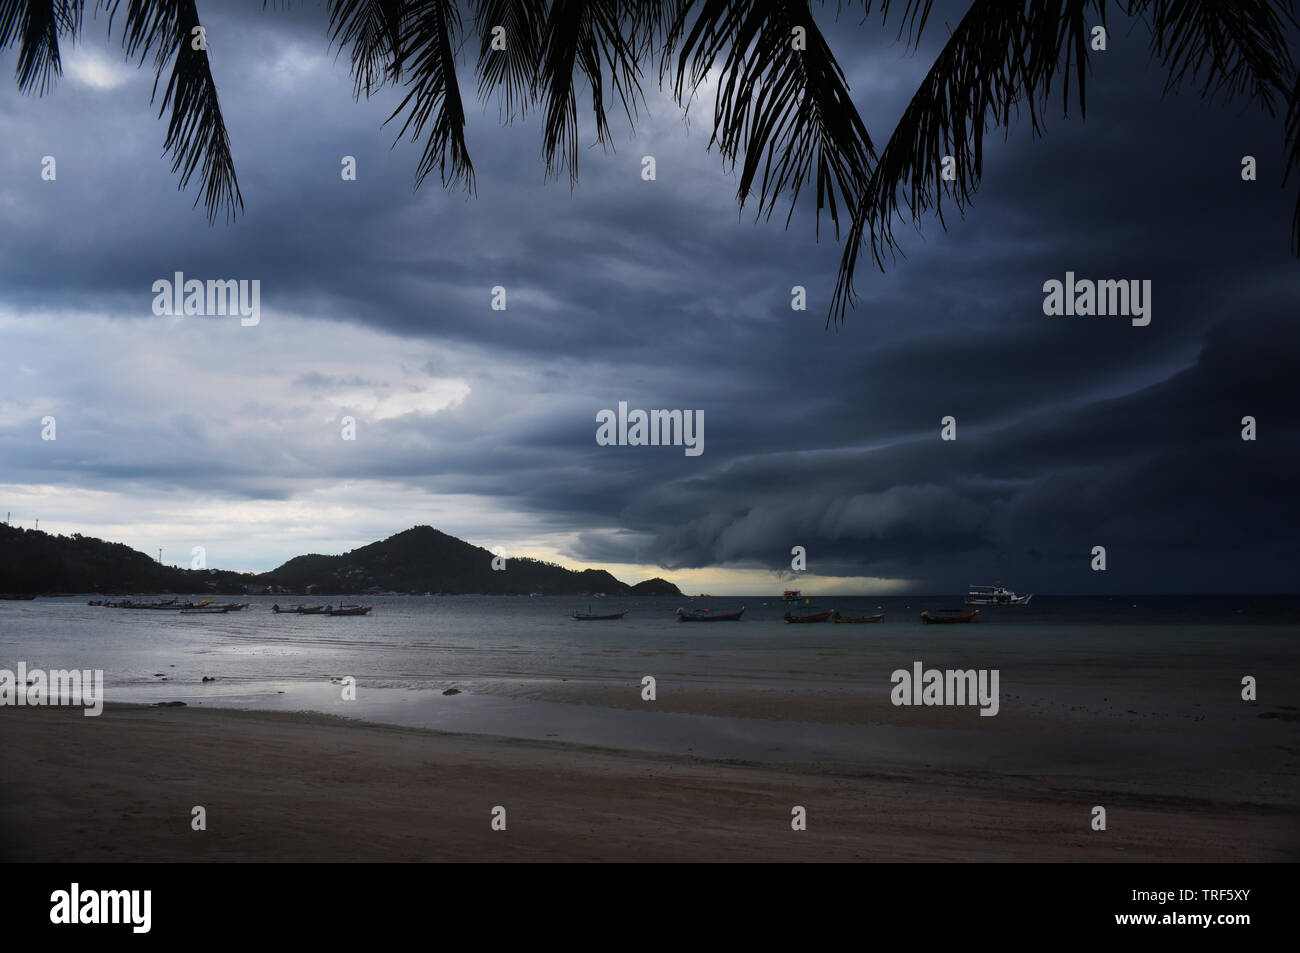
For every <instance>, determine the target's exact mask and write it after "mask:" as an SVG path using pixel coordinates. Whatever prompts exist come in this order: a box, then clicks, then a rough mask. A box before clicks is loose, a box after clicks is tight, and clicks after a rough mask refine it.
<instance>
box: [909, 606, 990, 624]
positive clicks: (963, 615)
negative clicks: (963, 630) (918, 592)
mask: <svg viewBox="0 0 1300 953" xmlns="http://www.w3.org/2000/svg"><path fill="white" fill-rule="evenodd" d="M979 617H980V610H979V609H972V610H970V611H969V612H968V611H966V610H965V609H935V610H934V611H933V612H929V611H926V612H922V613H921V621H922V622H929V623H932V624H933V623H941V622H975V621H977V620H978V619H979Z"/></svg>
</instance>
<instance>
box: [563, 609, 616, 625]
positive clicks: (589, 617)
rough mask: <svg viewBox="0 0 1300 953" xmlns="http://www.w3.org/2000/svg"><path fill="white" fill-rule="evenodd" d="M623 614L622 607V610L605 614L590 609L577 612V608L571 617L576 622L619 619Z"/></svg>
mask: <svg viewBox="0 0 1300 953" xmlns="http://www.w3.org/2000/svg"><path fill="white" fill-rule="evenodd" d="M588 608H590V607H588ZM625 615H627V610H626V609H624V610H623V611H622V612H610V613H608V614H606V615H601V614H598V613H593V612H590V611H588V612H579V611H578V610H577V609H574V610H573V618H574V619H575V620H577V621H578V622H600V621H602V620H604V619H621V618H623V616H625Z"/></svg>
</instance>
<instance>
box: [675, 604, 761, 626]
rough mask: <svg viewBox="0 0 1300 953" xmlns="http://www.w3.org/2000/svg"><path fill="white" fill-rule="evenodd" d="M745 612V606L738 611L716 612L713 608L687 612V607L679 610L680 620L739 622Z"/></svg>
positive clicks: (678, 617) (678, 618)
mask: <svg viewBox="0 0 1300 953" xmlns="http://www.w3.org/2000/svg"><path fill="white" fill-rule="evenodd" d="M744 614H745V607H744V606H741V607H740V609H739V610H737V611H736V612H714V611H713V610H712V609H692V610H691V611H690V612H687V611H686V610H685V609H678V610H677V621H678V622H739V621H740V617H741V616H742V615H744Z"/></svg>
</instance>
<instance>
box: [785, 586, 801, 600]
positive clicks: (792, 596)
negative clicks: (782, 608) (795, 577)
mask: <svg viewBox="0 0 1300 953" xmlns="http://www.w3.org/2000/svg"><path fill="white" fill-rule="evenodd" d="M781 598H782V599H784V600H785V601H786V602H798V601H799V600H800V598H802V597H801V596H800V594H799V590H798V589H787V590H785V592H783V593H781Z"/></svg>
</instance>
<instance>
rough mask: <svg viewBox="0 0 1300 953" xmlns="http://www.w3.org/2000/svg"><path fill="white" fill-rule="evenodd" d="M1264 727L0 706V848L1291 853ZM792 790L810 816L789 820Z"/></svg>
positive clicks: (900, 856) (960, 855)
mask: <svg viewBox="0 0 1300 953" xmlns="http://www.w3.org/2000/svg"><path fill="white" fill-rule="evenodd" d="M732 701H733V702H735V704H737V705H740V706H741V707H742V708H745V707H752V706H754V705H759V704H761V700H755V699H748V700H743V701H740V700H736V699H732ZM972 714H973V713H972ZM986 720H987V721H997V720H998V719H986ZM1281 728H1283V725H1282V724H1279V723H1277V722H1270V723H1269V729H1270V731H1271V732H1272V734H1270V735H1269V736H1268V740H1267V744H1265V743H1263V741H1261V743H1260V744H1259V745H1253V746H1250V747H1243V748H1242V749H1241V751H1240V757H1237V758H1234V759H1233V760H1232V762H1231V763H1224V764H1221V765H1215V764H1209V763H1207V764H1202V765H1198V766H1196V767H1193V768H1187V767H1177V768H1165V769H1160V768H1158V767H1152V768H1150V769H1149V770H1146V771H1142V772H1140V773H1136V774H1135V773H1131V772H1129V773H1124V774H1122V775H1117V776H1106V773H1105V771H1104V769H1100V770H1099V772H1098V773H1095V774H1089V775H1087V776H1082V777H1081V776H1079V775H1078V774H1074V775H1071V776H1068V777H1067V776H1062V775H1052V774H1029V773H1019V774H1017V773H992V772H978V771H961V772H955V771H944V770H939V769H930V770H923V769H906V770H903V769H881V768H873V767H868V766H860V765H851V764H835V765H801V764H789V763H784V764H759V763H753V762H738V761H720V760H705V759H700V758H692V757H686V756H682V755H673V754H659V753H649V752H641V751H637V752H632V751H626V750H618V749H610V748H595V747H589V746H581V745H575V744H570V743H564V742H558V741H535V740H521V739H506V738H499V737H493V736H485V735H468V734H448V733H442V732H436V731H430V730H427V729H417V728H403V727H394V726H386V725H377V724H367V723H362V722H356V721H345V720H342V719H339V718H335V717H331V716H327V715H317V714H304V713H286V712H255V711H233V710H217V709H211V708H193V707H191V708H157V709H155V708H148V707H137V706H126V705H111V706H109V707H108V708H107V709H106V710H105V712H104V714H103V715H102V716H100V717H98V718H86V717H84V716H83V715H82V714H81V712H80V711H79V710H74V709H66V708H62V709H61V708H6V709H3V710H0V859H4V860H20V861H29V860H30V861H59V860H65V861H66V860H76V861H115V860H122V861H165V860H178V861H349V860H352V861H361V860H379V861H382V860H391V861H430V860H458V861H544V860H569V861H595V860H603V861H679V860H691V861H701V860H703V861H783V860H793V861H919V860H944V861H1028V860H1044V861H1117V860H1118V861H1294V860H1297V859H1300V801H1298V799H1297V797H1296V783H1295V781H1296V778H1297V776H1300V769H1298V766H1300V744H1297V743H1295V738H1296V733H1295V732H1296V729H1297V726H1296V725H1294V724H1290V725H1289V730H1288V733H1287V734H1286V735H1284V736H1281V737H1284V738H1290V739H1292V740H1291V741H1290V742H1284V743H1281V744H1279V743H1277V739H1278V737H1279V736H1278V734H1277V732H1278V730H1279V729H1281ZM1262 737H1263V736H1261V738H1262ZM1243 766H1244V767H1243ZM195 805H202V806H203V807H204V808H206V811H207V830H205V831H193V830H191V809H192V808H193V807H194V806H195ZM498 805H500V806H504V807H505V808H506V830H504V831H494V830H492V829H491V817H492V811H493V808H494V807H496V806H498ZM795 805H801V806H803V807H805V808H806V809H807V814H808V823H807V830H804V831H794V830H792V829H791V809H792V808H793V807H794V806H795ZM1094 805H1103V806H1105V807H1106V809H1107V830H1106V831H1093V830H1092V829H1091V825H1090V822H1091V819H1092V813H1091V812H1092V808H1093V806H1094Z"/></svg>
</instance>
